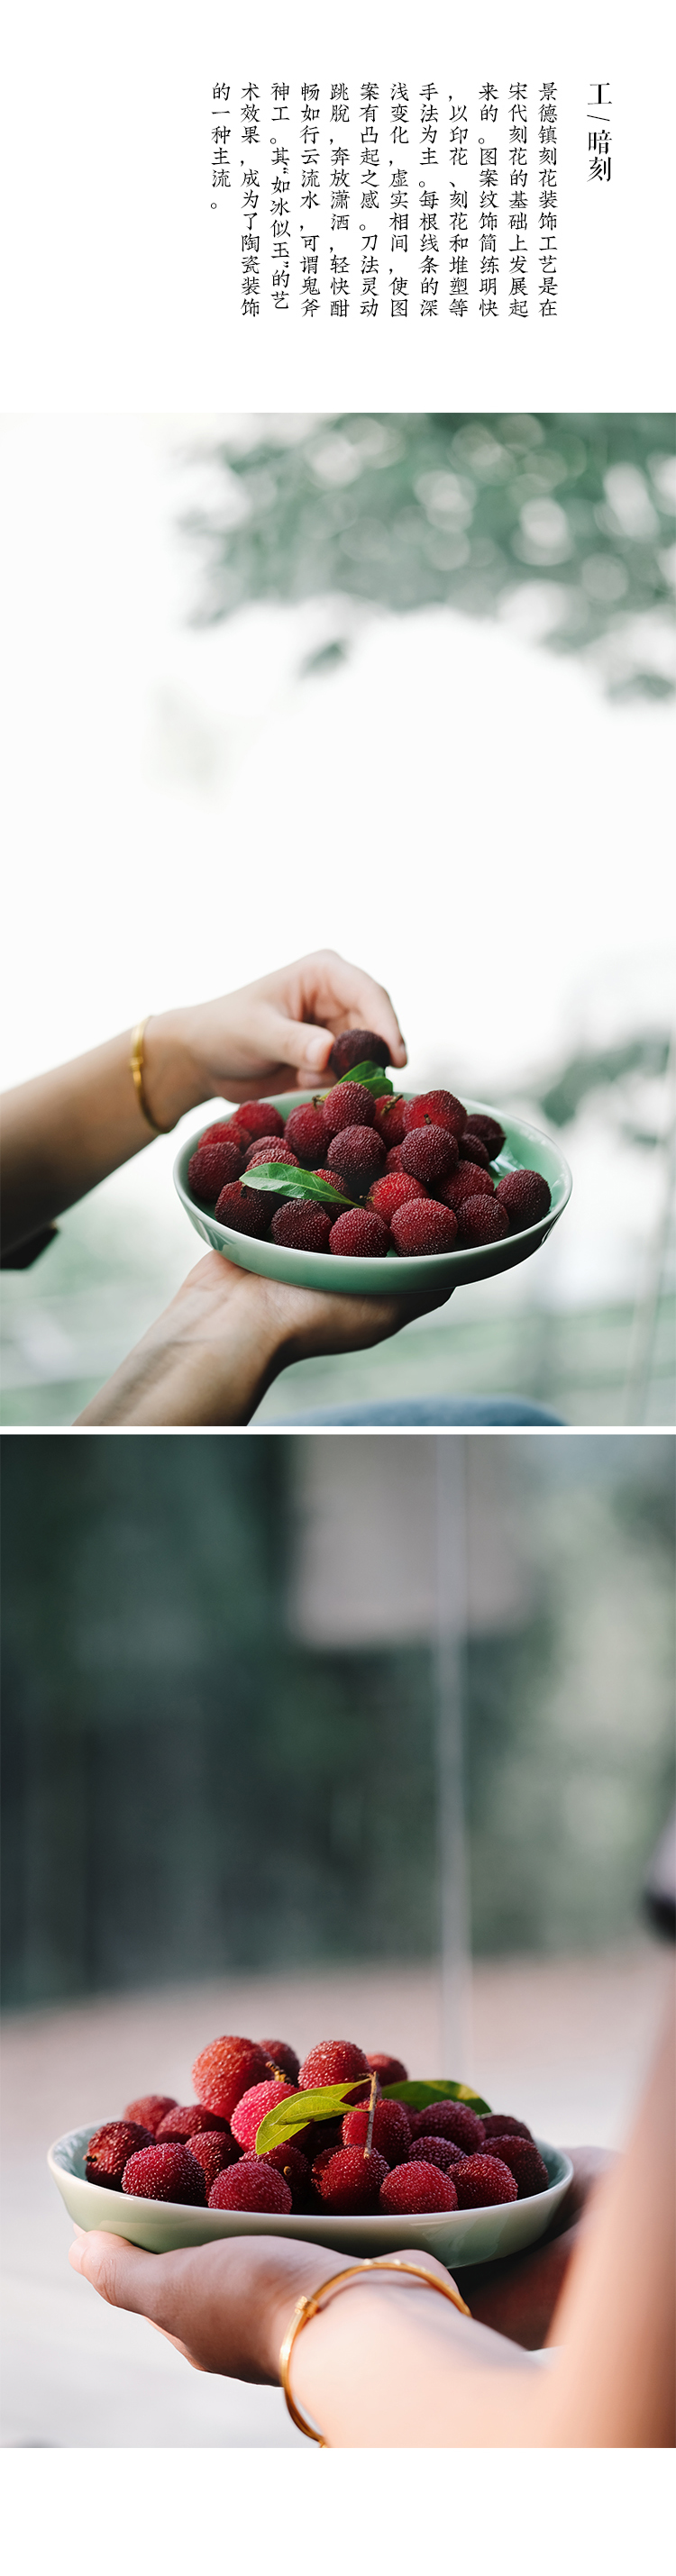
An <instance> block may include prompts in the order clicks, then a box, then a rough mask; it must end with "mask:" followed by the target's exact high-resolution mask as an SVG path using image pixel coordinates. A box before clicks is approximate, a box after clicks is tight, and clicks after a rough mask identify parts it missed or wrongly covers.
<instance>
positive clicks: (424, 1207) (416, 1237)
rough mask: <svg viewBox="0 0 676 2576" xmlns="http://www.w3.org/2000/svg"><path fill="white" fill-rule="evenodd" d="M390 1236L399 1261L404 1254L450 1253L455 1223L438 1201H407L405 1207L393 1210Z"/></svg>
mask: <svg viewBox="0 0 676 2576" xmlns="http://www.w3.org/2000/svg"><path fill="white" fill-rule="evenodd" d="M391 1232H392V1241H393V1243H396V1247H397V1251H398V1253H400V1254H401V1256H402V1258H404V1257H405V1255H406V1254H407V1253H408V1254H409V1255H410V1256H416V1255H417V1254H419V1253H425V1252H452V1251H453V1246H454V1243H455V1240H456V1236H457V1232H458V1221H457V1217H456V1216H455V1215H454V1212H453V1209H452V1208H447V1207H442V1205H441V1202H440V1200H439V1199H409V1201H408V1203H407V1205H406V1207H400V1208H395V1211H394V1216H393V1218H392V1227H391Z"/></svg>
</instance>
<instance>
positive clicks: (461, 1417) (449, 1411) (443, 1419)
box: [254, 1395, 565, 1431]
mask: <svg viewBox="0 0 676 2576" xmlns="http://www.w3.org/2000/svg"><path fill="white" fill-rule="evenodd" d="M254 1419H255V1416H254ZM308 1423H309V1424H311V1425H314V1424H316V1423H326V1424H327V1425H330V1424H336V1425H337V1426H338V1427H339V1428H340V1427H342V1426H345V1427H346V1428H348V1427H350V1426H351V1425H354V1427H355V1428H356V1429H359V1428H360V1427H361V1426H362V1425H363V1426H365V1427H368V1425H369V1424H371V1425H372V1426H373V1428H374V1429H375V1430H377V1429H378V1427H379V1426H380V1425H381V1424H385V1425H386V1426H390V1425H391V1426H392V1427H395V1426H396V1427H399V1428H401V1429H402V1430H406V1429H407V1427H408V1425H409V1424H411V1425H413V1426H414V1427H415V1426H417V1425H418V1424H419V1425H420V1426H421V1428H422V1429H425V1430H428V1431H431V1430H439V1429H445V1427H446V1425H447V1424H448V1423H452V1424H456V1425H458V1426H459V1427H460V1428H462V1427H465V1428H468V1429H470V1430H471V1429H472V1428H473V1427H474V1426H475V1425H479V1426H480V1427H481V1428H482V1429H491V1430H495V1431H497V1430H501V1429H503V1428H504V1427H505V1426H511V1425H512V1424H513V1423H514V1424H516V1425H517V1427H518V1426H530V1427H534V1428H535V1429H536V1430H537V1429H538V1427H540V1426H545V1427H549V1426H550V1425H553V1426H554V1428H555V1429H557V1430H562V1429H565V1424H564V1422H563V1417H562V1415H561V1414H560V1413H550V1412H549V1411H548V1409H547V1406H546V1405H544V1404H529V1403H528V1402H527V1399H526V1397H525V1396H519V1395H457V1396H439V1397H434V1396H425V1397H422V1396H411V1397H409V1398H408V1399H407V1400H406V1401H405V1402H404V1403H401V1404H398V1403H396V1402H394V1401H392V1402H391V1403H389V1404H340V1405H335V1406H334V1405H332V1406H330V1407H329V1406H327V1407H326V1408H322V1409H321V1411H318V1412H316V1413H293V1414H291V1413H290V1414H285V1415H284V1416H283V1417H282V1419H281V1421H280V1419H279V1416H278V1417H277V1418H276V1425H275V1427H276V1428H277V1429H279V1430H282V1431H290V1430H294V1431H298V1430H300V1431H302V1430H304V1429H305V1426H306V1424H308Z"/></svg>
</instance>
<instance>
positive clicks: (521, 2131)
mask: <svg viewBox="0 0 676 2576" xmlns="http://www.w3.org/2000/svg"><path fill="white" fill-rule="evenodd" d="M483 2125H484V2136H485V2137H487V2138H531V2139H532V2136H533V2131H532V2129H529V2128H527V2126H526V2122H525V2120H513V2119H512V2116H511V2112H510V2113H508V2112H507V2111H484V2114H483Z"/></svg>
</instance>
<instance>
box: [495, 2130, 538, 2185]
mask: <svg viewBox="0 0 676 2576" xmlns="http://www.w3.org/2000/svg"><path fill="white" fill-rule="evenodd" d="M491 2154H492V2155H494V2156H499V2158H500V2163H501V2164H503V2165H508V2166H509V2171H510V2173H511V2174H513V2175H514V2180H515V2183H516V2186H517V2190H518V2194H519V2199H520V2200H530V2199H531V2198H532V2195H533V2192H535V2191H548V2190H549V2174H548V2172H547V2167H546V2164H545V2161H544V2157H543V2156H541V2155H540V2150H539V2148H538V2147H536V2144H535V2139H534V2138H515V2137H513V2136H512V2134H511V2132H508V2134H507V2136H506V2137H503V2138H492V2139H491Z"/></svg>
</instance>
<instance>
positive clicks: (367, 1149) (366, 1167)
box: [326, 1127, 385, 1197]
mask: <svg viewBox="0 0 676 2576" xmlns="http://www.w3.org/2000/svg"><path fill="white" fill-rule="evenodd" d="M326 1161H327V1166H328V1169H329V1171H330V1172H340V1173H342V1177H343V1180H344V1181H346V1182H347V1186H348V1189H349V1190H350V1192H351V1195H352V1196H354V1197H356V1196H357V1194H358V1192H359V1191H360V1190H368V1189H370V1187H371V1182H372V1181H377V1179H378V1174H379V1172H382V1171H384V1168H385V1148H384V1145H381V1142H380V1137H379V1136H377V1135H376V1131H375V1127H343V1128H341V1132H340V1135H339V1136H335V1137H334V1138H333V1139H332V1142H331V1144H330V1145H329V1150H328V1154H327V1157H326Z"/></svg>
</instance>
